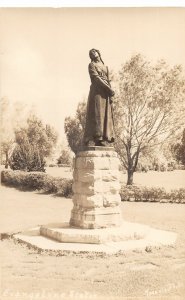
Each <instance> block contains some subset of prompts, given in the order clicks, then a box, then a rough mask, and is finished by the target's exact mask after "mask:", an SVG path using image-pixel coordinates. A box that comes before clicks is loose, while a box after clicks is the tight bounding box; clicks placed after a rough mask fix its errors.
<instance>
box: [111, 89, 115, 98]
mask: <svg viewBox="0 0 185 300" xmlns="http://www.w3.org/2000/svg"><path fill="white" fill-rule="evenodd" d="M114 95H115V92H114V91H113V90H112V89H110V97H114Z"/></svg>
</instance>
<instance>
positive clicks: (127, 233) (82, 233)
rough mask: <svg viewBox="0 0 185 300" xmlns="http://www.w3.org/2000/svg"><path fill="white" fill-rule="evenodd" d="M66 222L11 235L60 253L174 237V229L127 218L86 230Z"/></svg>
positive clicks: (157, 243)
mask: <svg viewBox="0 0 185 300" xmlns="http://www.w3.org/2000/svg"><path fill="white" fill-rule="evenodd" d="M56 225H57V228H56V227H55V226H56ZM68 226H69V225H68V223H65V224H62V227H60V224H49V225H47V226H41V227H37V228H34V229H30V230H28V231H26V232H23V233H20V234H15V235H14V236H13V237H14V239H16V240H18V241H19V242H23V243H26V244H27V245H29V247H30V246H32V247H33V248H35V249H39V250H43V251H54V253H57V254H59V253H60V251H61V253H63V252H67V253H68V252H73V253H81V252H83V253H84V252H87V253H94V252H96V253H102V254H115V253H118V252H124V251H128V250H137V249H140V250H142V249H146V248H147V247H161V246H169V245H173V244H174V243H175V241H176V237H177V234H176V233H174V232H169V231H163V230H158V229H153V228H151V227H149V226H145V225H141V224H137V223H129V222H124V223H123V225H122V226H121V227H119V228H117V229H116V228H111V229H110V228H109V229H91V230H88V229H77V228H69V227H68ZM43 234H44V236H43ZM60 239H62V241H60ZM58 251H59V252H58Z"/></svg>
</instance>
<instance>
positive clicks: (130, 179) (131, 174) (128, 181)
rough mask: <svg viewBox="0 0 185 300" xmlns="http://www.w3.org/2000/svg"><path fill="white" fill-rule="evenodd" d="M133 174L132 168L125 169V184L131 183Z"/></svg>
mask: <svg viewBox="0 0 185 300" xmlns="http://www.w3.org/2000/svg"><path fill="white" fill-rule="evenodd" d="M133 175H134V172H133V170H132V169H131V170H130V169H128V170H127V176H128V177H127V185H132V184H133Z"/></svg>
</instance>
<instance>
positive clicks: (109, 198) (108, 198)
mask: <svg viewBox="0 0 185 300" xmlns="http://www.w3.org/2000/svg"><path fill="white" fill-rule="evenodd" d="M120 203H121V197H120V194H115V195H112V194H105V195H104V196H103V206H104V207H109V206H111V207H114V206H118V205H119V204H120Z"/></svg>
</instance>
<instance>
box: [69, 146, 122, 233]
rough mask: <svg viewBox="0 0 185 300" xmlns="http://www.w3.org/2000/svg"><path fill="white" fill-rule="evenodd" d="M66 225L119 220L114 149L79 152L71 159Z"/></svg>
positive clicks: (84, 225)
mask: <svg viewBox="0 0 185 300" xmlns="http://www.w3.org/2000/svg"><path fill="white" fill-rule="evenodd" d="M74 166H75V169H74V173H73V178H74V183H73V192H74V195H73V203H74V207H73V209H72V211H71V219H70V225H71V226H74V227H80V228H86V229H87V228H106V227H114V226H119V225H120V224H121V212H120V208H119V204H120V201H121V199H120V195H119V191H120V183H119V159H118V157H117V154H116V152H115V151H113V150H112V148H111V149H110V150H108V149H107V150H106V151H103V150H101V151H83V152H79V153H78V154H77V156H76V158H75V162H74Z"/></svg>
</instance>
